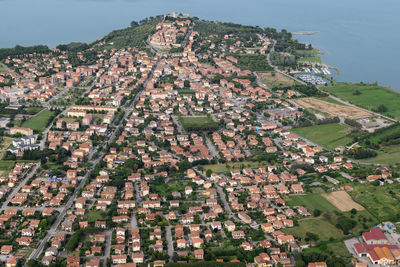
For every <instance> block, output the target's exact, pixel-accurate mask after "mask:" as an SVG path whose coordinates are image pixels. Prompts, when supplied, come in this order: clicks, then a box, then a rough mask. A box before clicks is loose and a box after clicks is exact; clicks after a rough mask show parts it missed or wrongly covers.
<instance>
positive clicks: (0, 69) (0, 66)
mask: <svg viewBox="0 0 400 267" xmlns="http://www.w3.org/2000/svg"><path fill="white" fill-rule="evenodd" d="M2 72H6V69H5V68H4V67H3V66H2V65H0V73H2Z"/></svg>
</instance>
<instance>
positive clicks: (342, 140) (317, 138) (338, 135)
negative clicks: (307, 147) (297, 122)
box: [293, 123, 353, 149]
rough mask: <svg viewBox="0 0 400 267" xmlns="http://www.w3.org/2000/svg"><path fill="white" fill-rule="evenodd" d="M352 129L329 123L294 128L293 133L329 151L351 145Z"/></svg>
mask: <svg viewBox="0 0 400 267" xmlns="http://www.w3.org/2000/svg"><path fill="white" fill-rule="evenodd" d="M352 129H353V128H352V127H350V126H348V125H344V124H339V123H329V124H321V125H314V126H308V127H301V128H294V129H293V132H295V133H296V134H298V135H300V136H302V137H304V138H306V139H309V140H311V141H312V142H315V143H317V144H319V145H321V146H323V147H326V148H328V149H334V148H335V147H337V146H343V145H347V144H348V143H350V142H351V141H352V140H353V138H351V137H350V136H349V133H350V132H351V131H352Z"/></svg>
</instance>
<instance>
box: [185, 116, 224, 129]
mask: <svg viewBox="0 0 400 267" xmlns="http://www.w3.org/2000/svg"><path fill="white" fill-rule="evenodd" d="M179 121H180V122H181V124H182V127H183V128H184V129H185V130H186V131H202V130H217V129H218V122H215V121H213V119H212V118H211V117H210V116H204V117H179Z"/></svg>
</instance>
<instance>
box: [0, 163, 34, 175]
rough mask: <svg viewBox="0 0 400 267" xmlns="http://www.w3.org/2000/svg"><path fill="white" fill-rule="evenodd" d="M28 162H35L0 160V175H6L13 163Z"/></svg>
mask: <svg viewBox="0 0 400 267" xmlns="http://www.w3.org/2000/svg"><path fill="white" fill-rule="evenodd" d="M17 162H22V163H29V162H35V161H32V160H0V175H7V174H8V173H9V172H10V171H11V170H12V169H13V168H14V165H15V163H17Z"/></svg>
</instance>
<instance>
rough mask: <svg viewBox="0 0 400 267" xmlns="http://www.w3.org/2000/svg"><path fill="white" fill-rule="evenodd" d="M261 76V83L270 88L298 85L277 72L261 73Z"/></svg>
mask: <svg viewBox="0 0 400 267" xmlns="http://www.w3.org/2000/svg"><path fill="white" fill-rule="evenodd" d="M259 75H260V78H261V81H262V82H263V83H264V84H265V85H267V86H268V87H269V88H282V87H288V86H293V85H296V84H298V83H297V82H296V81H295V80H293V79H290V78H288V77H286V76H285V75H283V74H281V73H279V72H275V71H268V72H264V73H259Z"/></svg>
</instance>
